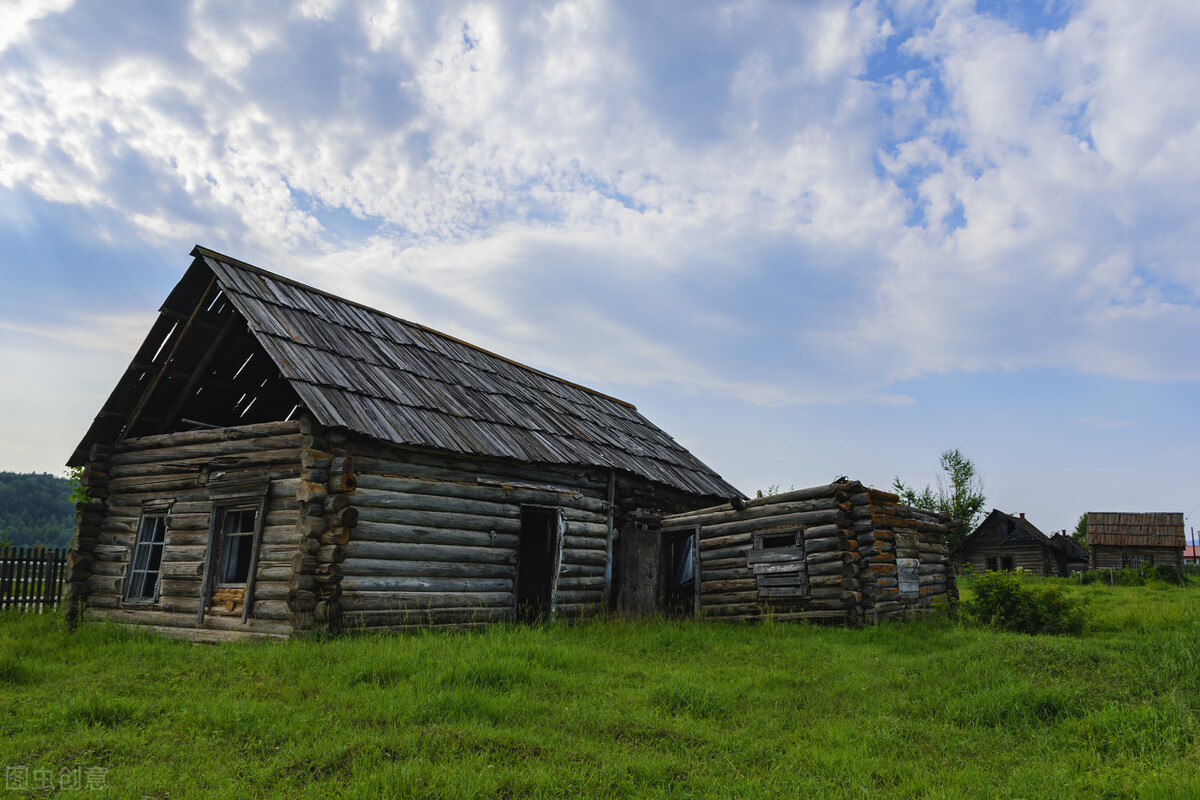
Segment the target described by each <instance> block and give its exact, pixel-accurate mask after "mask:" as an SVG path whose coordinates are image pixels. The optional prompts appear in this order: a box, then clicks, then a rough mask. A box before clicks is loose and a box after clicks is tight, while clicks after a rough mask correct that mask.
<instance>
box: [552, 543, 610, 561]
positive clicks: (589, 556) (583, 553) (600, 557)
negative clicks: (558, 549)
mask: <svg viewBox="0 0 1200 800" xmlns="http://www.w3.org/2000/svg"><path fill="white" fill-rule="evenodd" d="M562 563H564V564H591V565H593V566H600V565H604V564H607V563H608V555H607V553H605V551H603V550H580V549H577V548H572V547H564V548H563V551H562Z"/></svg>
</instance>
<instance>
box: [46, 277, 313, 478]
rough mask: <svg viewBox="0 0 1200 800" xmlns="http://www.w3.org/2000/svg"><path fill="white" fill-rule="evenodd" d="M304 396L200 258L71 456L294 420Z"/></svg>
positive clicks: (75, 461)
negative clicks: (156, 438) (159, 437)
mask: <svg viewBox="0 0 1200 800" xmlns="http://www.w3.org/2000/svg"><path fill="white" fill-rule="evenodd" d="M299 403H300V399H299V397H298V396H297V394H296V392H295V390H294V389H292V387H291V385H290V384H289V383H288V382H287V381H286V380H285V379H284V378H283V377H282V375H281V374H280V370H279V368H278V367H277V366H276V365H275V363H274V362H273V361H272V360H271V358H270V356H268V355H267V353H266V351H265V350H263V348H262V346H261V345H260V344H259V343H258V341H257V340H256V339H255V337H254V334H253V333H251V332H250V330H249V328H248V327H247V325H246V320H245V318H244V317H243V316H242V315H241V313H240V312H238V310H237V309H236V308H235V307H234V305H233V303H231V302H230V300H229V298H228V297H226V296H225V294H224V292H222V291H221V287H220V285H219V283H218V282H217V280H216V276H215V275H214V274H213V272H212V270H211V269H209V268H208V267H207V266H206V265H204V264H203V262H202V261H201V260H199V259H197V260H196V261H194V262H193V263H192V266H191V268H189V269H188V271H187V273H186V274H185V275H184V277H183V279H182V280H180V282H179V284H178V285H177V286H176V287H175V289H174V290H173V291H172V292H171V295H170V296H169V297H168V298H167V300H166V302H165V303H164V304H163V306H162V308H161V309H160V313H159V317H158V320H157V321H156V322H155V323H154V326H153V327H152V328H151V330H150V333H149V335H147V337H146V339H145V341H144V342H143V343H142V346H141V347H140V348H139V349H138V352H137V354H136V355H135V356H134V359H133V361H132V362H131V363H130V365H129V368H128V369H127V370H126V372H125V375H124V377H123V378H122V379H121V381H120V383H118V384H117V387H116V388H115V389H114V390H113V393H112V395H110V397H109V399H108V402H107V403H105V405H104V408H103V409H102V410H101V412H100V414H99V416H97V417H96V420H95V422H94V423H93V424H92V427H91V429H89V431H88V433H87V435H86V436H85V437H84V439H83V441H82V442H80V444H79V447H78V448H77V449H76V451H75V454H74V455H73V456H72V458H71V460H70V461H69V462H68V463H69V464H70V465H72V466H78V465H81V464H82V463H83V462H84V461H85V460H86V459H87V453H88V449H89V448H90V447H91V446H92V445H94V444H102V445H103V444H113V443H115V442H118V441H121V440H123V439H131V438H136V437H139V436H149V435H153V434H160V433H174V432H177V431H185V430H194V429H197V428H209V427H215V428H224V427H233V426H236V425H251V424H255V423H260V422H272V421H276V420H284V419H288V418H290V417H292V416H293V415H294V414H295V413H296V411H297V406H298V405H299Z"/></svg>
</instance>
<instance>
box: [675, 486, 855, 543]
mask: <svg viewBox="0 0 1200 800" xmlns="http://www.w3.org/2000/svg"><path fill="white" fill-rule="evenodd" d="M839 507H840V506H839V503H838V502H837V500H836V499H835V498H834V496H833V495H832V494H831V495H829V496H828V497H824V498H819V499H813V500H802V501H796V502H790V503H789V502H783V503H771V504H769V505H761V506H754V507H751V506H750V504H749V503H747V505H746V509H745V510H744V511H734V510H733V509H731V508H730V507H729V506H724V510H722V511H715V512H692V513H687V514H674V515H672V516H669V517H663V522H662V529H663V530H671V529H674V528H683V529H687V528H694V527H696V526H697V525H699V526H702V527H704V528H708V527H710V526H716V525H720V524H724V523H728V522H741V521H748V520H759V519H761V520H769V519H775V518H778V517H785V516H789V515H791V514H801V513H806V512H811V511H830V510H832V511H836V510H838V508H839ZM701 535H702V536H703V535H704V534H703V532H702V533H701Z"/></svg>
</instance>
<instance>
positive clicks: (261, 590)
mask: <svg viewBox="0 0 1200 800" xmlns="http://www.w3.org/2000/svg"><path fill="white" fill-rule="evenodd" d="M290 588H291V587H290V586H289V585H288V581H256V582H255V583H254V600H255V602H257V601H259V600H287V596H288V592H289V591H290Z"/></svg>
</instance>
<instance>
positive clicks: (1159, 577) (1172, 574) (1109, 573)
mask: <svg viewBox="0 0 1200 800" xmlns="http://www.w3.org/2000/svg"><path fill="white" fill-rule="evenodd" d="M1080 580H1081V582H1082V583H1085V584H1087V583H1103V584H1105V585H1112V586H1145V585H1146V581H1149V580H1155V581H1162V582H1163V583H1174V584H1176V585H1179V584H1181V583H1183V582H1184V581H1186V580H1187V579H1186V578H1185V577H1184V575H1183V572H1182V571H1181V570H1177V569H1176V568H1175V567H1173V566H1171V565H1170V564H1152V565H1150V566H1145V567H1126V568H1125V569H1114V570H1107V569H1093V570H1088V571H1087V572H1085V573H1083V576H1082V577H1081V578H1080Z"/></svg>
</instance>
